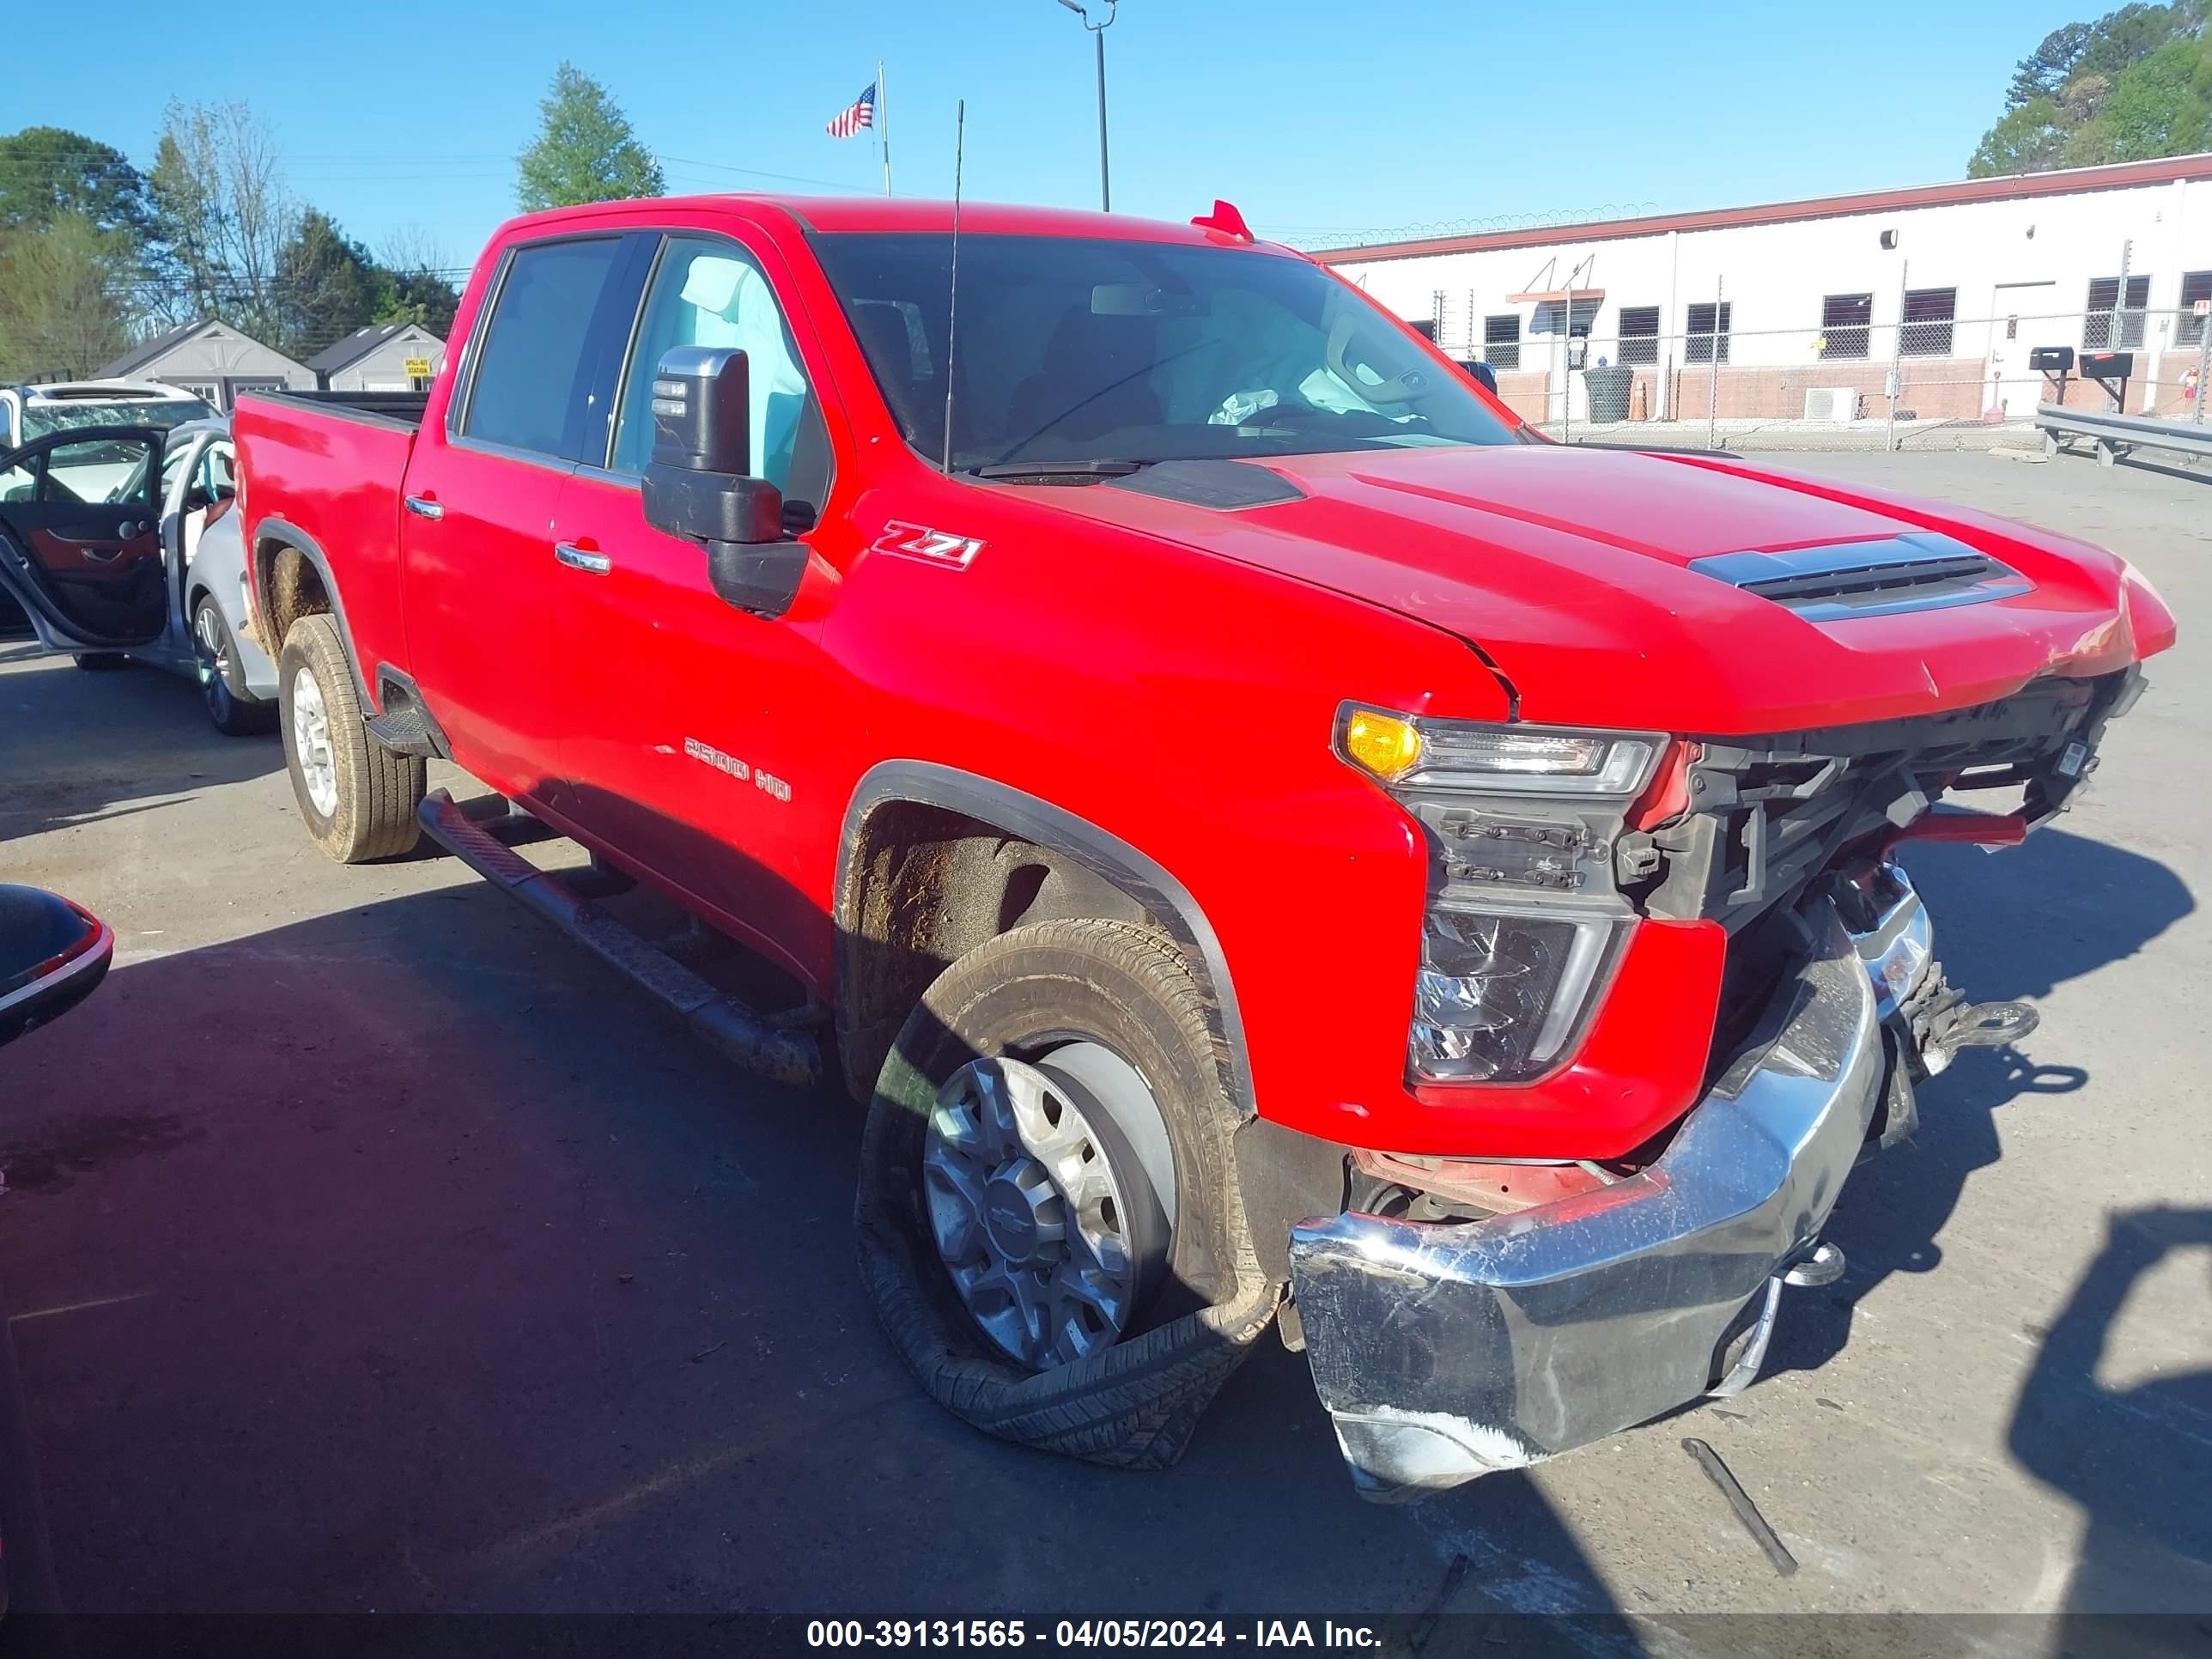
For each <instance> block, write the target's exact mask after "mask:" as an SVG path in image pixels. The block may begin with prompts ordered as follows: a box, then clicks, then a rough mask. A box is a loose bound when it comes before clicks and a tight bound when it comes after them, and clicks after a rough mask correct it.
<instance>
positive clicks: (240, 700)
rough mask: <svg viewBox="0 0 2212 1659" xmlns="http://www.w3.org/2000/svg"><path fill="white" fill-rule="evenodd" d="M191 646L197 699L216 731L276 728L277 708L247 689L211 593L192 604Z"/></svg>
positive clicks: (227, 734)
mask: <svg viewBox="0 0 2212 1659" xmlns="http://www.w3.org/2000/svg"><path fill="white" fill-rule="evenodd" d="M192 650H193V653H194V654H195V655H197V657H198V659H199V681H200V701H201V702H204V704H205V705H206V706H207V712H208V719H210V720H212V721H214V722H215V729H216V731H218V732H222V734H223V735H224V736H225V737H228V738H236V737H243V736H245V735H246V733H248V732H267V731H270V730H273V729H274V728H275V726H276V709H275V708H271V707H270V705H269V704H267V703H265V702H261V701H260V700H259V699H258V698H256V697H254V696H252V695H251V694H250V693H249V692H247V690H246V676H245V675H244V674H243V673H241V672H240V670H239V666H238V655H237V653H236V652H235V651H234V650H233V649H232V648H231V643H230V629H228V627H226V626H225V625H224V623H223V620H222V607H221V606H219V605H216V602H215V599H213V597H212V596H210V595H205V594H203V595H202V596H201V599H200V602H199V604H198V605H197V606H195V607H194V608H193V611H192Z"/></svg>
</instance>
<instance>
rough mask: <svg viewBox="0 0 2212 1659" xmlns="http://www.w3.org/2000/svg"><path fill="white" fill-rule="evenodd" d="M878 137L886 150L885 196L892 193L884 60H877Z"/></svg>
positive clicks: (889, 125) (889, 100)
mask: <svg viewBox="0 0 2212 1659" xmlns="http://www.w3.org/2000/svg"><path fill="white" fill-rule="evenodd" d="M876 137H877V138H878V141H879V142H880V143H882V145H883V150H884V195H886V196H888V195H890V193H891V97H890V88H888V87H886V86H885V85H884V60H883V59H882V58H877V59H876Z"/></svg>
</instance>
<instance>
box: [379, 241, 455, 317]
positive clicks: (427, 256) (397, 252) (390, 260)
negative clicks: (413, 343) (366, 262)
mask: <svg viewBox="0 0 2212 1659" xmlns="http://www.w3.org/2000/svg"><path fill="white" fill-rule="evenodd" d="M450 264H451V262H450V261H449V260H448V259H447V257H446V255H445V252H444V251H443V250H442V249H441V248H440V247H439V246H438V245H437V244H436V243H435V242H434V241H432V240H430V239H429V237H428V236H427V235H425V234H423V232H422V229H421V228H420V227H418V226H405V227H403V228H400V229H398V230H395V231H393V232H392V234H390V235H388V236H386V238H385V239H384V246H382V247H381V248H380V249H379V250H378V251H377V297H376V315H375V317H374V319H373V320H374V321H376V322H380V323H413V324H416V325H417V326H419V327H422V328H427V329H428V330H429V331H430V332H432V333H433V334H435V335H436V336H438V337H439V338H441V339H443V338H444V337H446V336H447V335H448V334H450V333H452V332H453V313H454V312H456V311H458V310H459V308H460V304H461V295H460V291H459V289H456V288H455V287H454V286H453V283H450V282H448V281H447V279H446V271H447V269H448V268H449V266H450Z"/></svg>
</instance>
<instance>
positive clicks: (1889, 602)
mask: <svg viewBox="0 0 2212 1659" xmlns="http://www.w3.org/2000/svg"><path fill="white" fill-rule="evenodd" d="M1689 568H1691V569H1692V570H1694V571H1696V572H1697V573H1698V574H1699V575H1701V576H1710V577H1711V578H1713V579H1714V580H1716V581H1724V582H1726V583H1727V584H1728V585H1729V586H1731V587H1735V588H1739V589H1741V591H1743V592H1746V593H1756V594H1758V595H1759V597H1760V598H1761V599H1771V600H1772V601H1773V602H1774V603H1775V604H1777V605H1782V606H1784V608H1786V609H1788V610H1790V611H1796V613H1797V614H1798V615H1800V616H1802V617H1805V618H1806V619H1807V620H1808V621H1812V622H1835V621H1839V620H1842V619H1844V618H1847V617H1881V616H1889V615H1893V614H1894V613H1896V612H1898V611H1933V610H1937V609H1940V608H1942V607H1943V606H1946V605H1977V604H1979V603H1980V602H1981V601H1983V600H1984V599H2004V598H2006V597H2007V596H2008V595H2010V594H2014V593H2024V592H2027V588H2028V583H2027V579H2026V578H2024V577H2023V576H2021V574H2020V573H2019V572H2018V571H2016V570H2015V569H2013V568H2012V567H2011V566H2009V565H2006V564H2001V563H1999V562H1997V561H1996V560H1995V559H1993V558H1991V557H1990V556H1989V555H1988V554H1986V553H1981V552H1977V551H1976V550H1974V549H1972V548H1971V547H1968V546H1967V545H1966V544H1965V543H1964V542H1961V541H1957V540H1954V538H1951V537H1949V536H1942V535H1936V534H1934V533H1932V532H1923V531H1914V532H1909V533H1907V534H1905V535H1901V536H1893V537H1889V538H1887V539H1884V540H1881V541H1868V542H1844V543H1842V544H1838V545H1834V546H1829V547H1801V548H1793V549H1790V550H1787V551H1784V552H1778V553H1764V552H1750V553H1717V554H1714V555H1712V556H1709V557H1706V558H1703V559H1693V560H1692V561H1691V562H1690V567H1689Z"/></svg>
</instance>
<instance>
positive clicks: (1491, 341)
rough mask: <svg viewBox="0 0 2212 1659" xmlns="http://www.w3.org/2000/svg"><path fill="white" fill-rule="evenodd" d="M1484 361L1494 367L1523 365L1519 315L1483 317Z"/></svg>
mask: <svg viewBox="0 0 2212 1659" xmlns="http://www.w3.org/2000/svg"><path fill="white" fill-rule="evenodd" d="M1482 361H1483V362H1486V363H1488V364H1489V365H1490V366H1491V367H1492V368H1520V367H1521V319H1520V318H1519V316H1517V315H1515V316H1510V317H1486V318H1484V319H1482Z"/></svg>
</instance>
